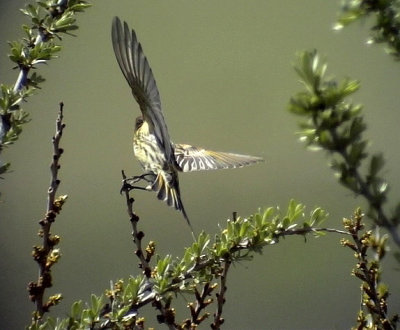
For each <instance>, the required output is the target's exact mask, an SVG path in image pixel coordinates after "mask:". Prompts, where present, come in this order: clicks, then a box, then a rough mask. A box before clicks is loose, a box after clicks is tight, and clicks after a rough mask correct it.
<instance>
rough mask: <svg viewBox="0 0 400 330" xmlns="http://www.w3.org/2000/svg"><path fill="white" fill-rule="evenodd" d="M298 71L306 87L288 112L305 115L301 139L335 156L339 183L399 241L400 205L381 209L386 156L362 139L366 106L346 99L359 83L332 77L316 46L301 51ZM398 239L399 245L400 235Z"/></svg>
mask: <svg viewBox="0 0 400 330" xmlns="http://www.w3.org/2000/svg"><path fill="white" fill-rule="evenodd" d="M295 70H296V72H297V74H298V75H299V76H300V78H301V82H302V83H303V84H304V87H305V90H304V91H302V92H299V93H297V94H296V95H295V96H294V97H292V98H291V100H290V104H289V111H291V112H292V113H294V114H296V115H299V116H301V117H303V118H305V120H303V121H302V122H300V124H299V126H300V128H301V131H300V137H301V138H300V139H301V140H302V141H304V142H305V143H306V144H307V145H308V146H309V147H310V148H311V149H314V150H319V149H323V150H326V151H327V152H328V153H329V155H331V156H332V158H331V167H332V169H333V170H334V171H335V173H336V176H337V177H338V179H339V182H340V183H341V184H342V185H344V186H345V187H346V188H348V189H350V190H351V191H352V192H354V193H356V194H360V195H362V196H364V197H365V198H366V199H367V200H368V202H369V206H370V208H369V213H368V215H369V216H370V217H371V218H372V219H373V220H374V221H375V223H377V224H378V225H382V226H385V227H387V228H388V229H389V230H391V232H392V233H393V237H394V238H395V240H396V242H397V240H398V237H397V236H395V227H396V226H397V225H398V223H399V219H400V217H399V215H400V207H399V208H398V210H399V212H397V213H396V212H395V213H394V214H393V216H392V217H391V218H389V217H387V216H386V215H385V214H384V212H383V210H382V206H383V204H384V203H385V202H386V200H387V192H388V184H387V182H386V181H385V180H384V179H383V177H382V176H381V173H382V169H383V166H384V160H383V156H382V155H381V154H376V155H372V156H371V157H369V160H367V158H368V156H369V155H368V153H367V146H368V141H367V140H365V139H364V138H363V132H364V131H365V129H366V125H365V123H364V120H363V117H362V106H361V105H354V104H353V103H351V102H349V101H348V100H347V97H348V96H350V95H351V94H353V93H354V92H356V91H357V90H358V89H359V87H360V84H359V82H358V81H356V80H351V79H344V80H343V81H341V82H337V81H336V80H334V79H332V78H327V76H326V70H327V65H326V62H325V60H324V59H321V58H320V56H319V55H318V53H317V52H316V51H315V50H314V51H304V52H302V53H300V54H299V56H298V64H297V65H296V66H295ZM364 162H367V164H368V166H365V167H366V171H367V173H366V174H364V175H362V174H361V165H362V164H363V163H364ZM398 243H399V245H400V240H399V242H398Z"/></svg>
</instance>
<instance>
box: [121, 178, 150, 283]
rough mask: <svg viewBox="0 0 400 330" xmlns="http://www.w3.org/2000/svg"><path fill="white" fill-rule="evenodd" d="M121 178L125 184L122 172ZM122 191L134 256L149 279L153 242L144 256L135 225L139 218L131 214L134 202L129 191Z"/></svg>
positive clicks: (142, 235) (140, 238) (139, 233)
mask: <svg viewBox="0 0 400 330" xmlns="http://www.w3.org/2000/svg"><path fill="white" fill-rule="evenodd" d="M122 178H123V181H124V182H125V180H126V175H125V172H124V171H122ZM122 191H123V192H124V193H125V198H126V206H127V212H128V215H129V219H130V222H131V226H132V237H133V242H134V243H135V245H136V251H135V254H136V256H137V257H138V258H139V260H140V264H139V267H140V268H142V269H143V273H144V275H146V277H147V278H150V276H151V267H150V265H149V262H150V260H151V257H152V256H153V255H154V252H155V244H154V242H149V244H148V246H147V248H146V256H145V253H144V251H143V247H142V239H143V237H144V233H143V232H142V231H139V230H138V227H137V223H138V222H139V217H138V216H137V215H136V214H135V213H134V212H133V203H134V202H135V200H134V198H133V197H130V196H129V189H121V192H122Z"/></svg>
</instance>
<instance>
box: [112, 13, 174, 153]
mask: <svg viewBox="0 0 400 330" xmlns="http://www.w3.org/2000/svg"><path fill="white" fill-rule="evenodd" d="M111 38H112V44H113V47H114V53H115V57H116V58H117V61H118V64H119V67H120V68H121V71H122V73H123V74H124V76H125V78H126V80H127V81H128V84H129V86H130V87H131V89H132V94H133V96H134V97H135V100H136V101H137V103H138V104H139V107H140V110H141V111H142V114H143V119H144V120H145V121H146V122H147V123H148V124H149V125H151V126H152V128H153V129H154V134H155V136H156V138H157V142H158V143H159V145H160V148H162V149H163V151H164V152H165V156H166V159H167V160H172V159H173V152H172V146H171V141H170V137H169V134H168V129H167V125H166V124H165V120H164V116H163V113H162V110H161V99H160V94H159V92H158V89H157V85H156V81H155V79H154V76H153V72H152V71H151V68H150V65H149V63H148V61H147V59H146V56H145V55H144V53H143V50H142V46H141V44H140V43H139V42H138V40H137V38H136V34H135V31H134V30H130V29H129V26H128V24H127V23H126V22H124V25H123V26H122V23H121V21H120V19H119V18H118V17H114V19H113V22H112V29H111Z"/></svg>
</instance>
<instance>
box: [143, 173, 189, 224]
mask: <svg viewBox="0 0 400 330" xmlns="http://www.w3.org/2000/svg"><path fill="white" fill-rule="evenodd" d="M151 189H152V190H153V191H156V192H157V198H158V199H159V200H162V201H164V202H166V203H167V204H168V205H169V206H172V207H173V208H175V209H176V210H178V211H180V212H182V215H183V217H184V218H185V220H186V222H187V223H188V225H189V227H190V228H191V230H192V232H193V227H192V224H191V223H190V221H189V218H188V216H187V214H186V211H185V208H184V207H183V203H182V200H181V196H180V190H179V182H178V177H177V176H176V177H175V178H174V177H171V180H168V179H167V178H166V177H165V176H164V173H163V172H160V173H158V174H157V177H156V179H155V180H154V182H153V184H152V186H151Z"/></svg>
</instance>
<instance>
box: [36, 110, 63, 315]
mask: <svg viewBox="0 0 400 330" xmlns="http://www.w3.org/2000/svg"><path fill="white" fill-rule="evenodd" d="M63 107H64V104H63V103H62V102H61V103H60V110H59V113H58V118H57V121H56V133H55V135H54V136H53V139H52V142H53V160H52V163H51V165H50V171H51V180H50V187H49V189H48V192H47V194H48V197H47V210H46V214H45V217H44V218H43V219H42V220H40V221H39V224H40V226H41V229H40V231H39V236H40V237H42V242H43V243H42V244H43V245H37V246H34V248H33V252H32V254H33V258H34V260H35V261H36V262H37V263H38V265H39V279H38V281H37V282H30V283H29V285H28V290H29V297H30V299H31V300H32V301H33V302H35V304H36V312H35V313H34V316H33V320H34V321H36V320H39V319H41V318H42V316H43V314H44V313H46V312H48V311H49V308H50V307H51V306H54V305H56V304H57V303H58V302H59V301H60V300H61V299H62V296H61V294H57V295H54V296H51V297H49V298H48V300H47V302H44V298H43V297H44V291H45V289H46V288H49V287H51V286H52V275H51V267H52V266H53V265H54V264H55V263H56V262H57V261H58V259H59V258H60V254H59V251H58V249H54V246H56V245H57V244H58V243H59V241H60V237H59V236H57V235H51V233H50V228H51V225H52V223H53V222H54V221H55V219H56V216H57V214H59V213H60V211H61V208H62V206H63V204H64V202H65V200H66V199H67V196H66V195H64V196H59V197H58V198H56V192H57V189H58V187H59V185H60V180H59V179H58V171H59V169H60V165H59V160H60V157H61V154H62V153H63V149H61V148H60V147H59V144H60V140H61V137H62V132H63V129H64V127H65V124H64V123H63Z"/></svg>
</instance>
